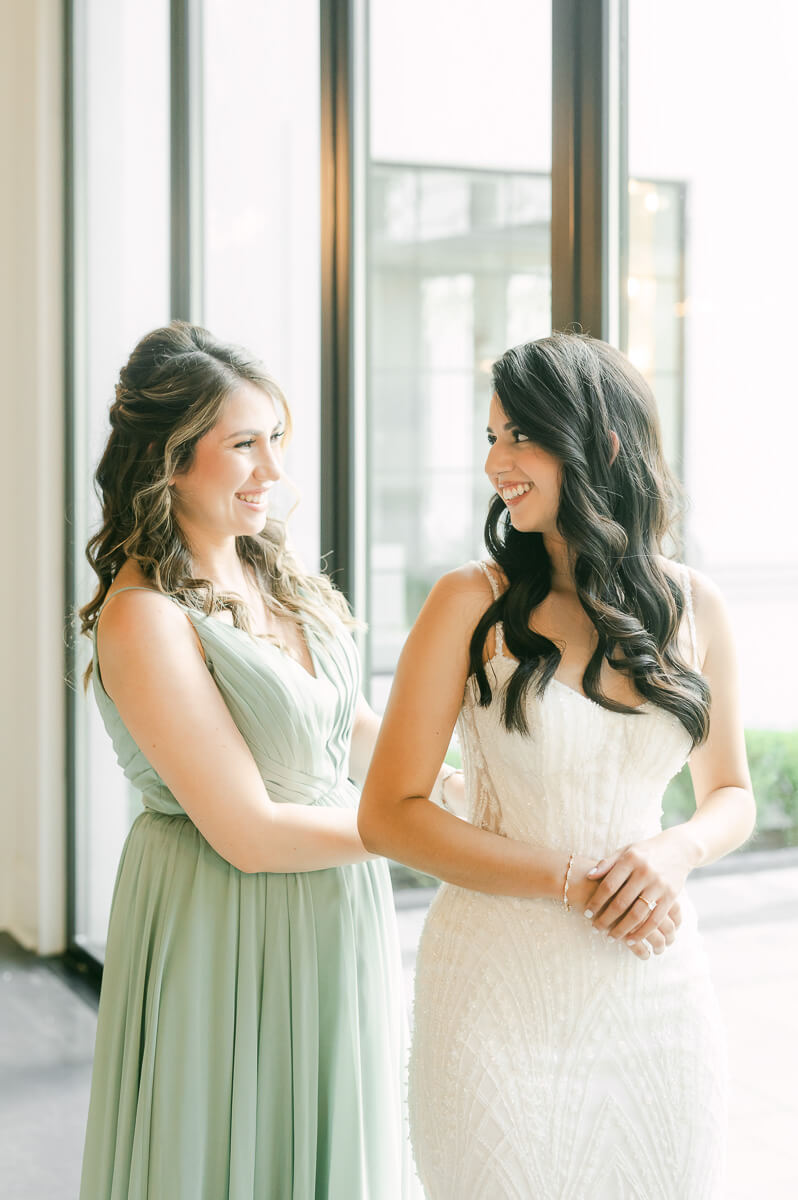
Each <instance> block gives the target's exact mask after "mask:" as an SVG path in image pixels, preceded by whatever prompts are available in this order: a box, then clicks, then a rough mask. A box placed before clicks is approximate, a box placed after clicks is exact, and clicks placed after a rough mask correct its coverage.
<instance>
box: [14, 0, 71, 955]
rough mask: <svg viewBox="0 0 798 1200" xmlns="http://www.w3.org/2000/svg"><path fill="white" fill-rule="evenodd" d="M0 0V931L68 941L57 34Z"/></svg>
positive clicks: (43, 944)
mask: <svg viewBox="0 0 798 1200" xmlns="http://www.w3.org/2000/svg"><path fill="white" fill-rule="evenodd" d="M61 10H62V5H61V2H60V0H0V28H2V30H3V36H2V38H0V162H2V163H3V164H4V169H3V184H2V191H0V362H2V365H3V371H2V392H1V394H2V425H1V426H0V428H1V429H2V436H1V437H0V489H2V490H0V530H1V531H2V561H3V567H4V570H3V586H2V588H0V645H1V646H2V667H1V668H0V669H1V671H2V674H1V675H0V688H1V693H2V715H1V717H0V772H1V774H0V778H1V779H2V791H1V792H0V928H2V929H8V930H9V931H10V932H11V933H12V934H13V935H14V936H15V937H16V938H17V939H18V940H19V941H20V942H22V943H23V944H24V945H25V946H28V947H30V948H32V949H36V950H38V951H39V952H41V953H44V954H48V953H54V952H57V951H59V950H61V949H63V946H64V936H65V902H64V889H65V883H64V863H65V852H64V848H65V807H66V806H65V765H64V736H63V731H64V711H63V710H64V686H63V676H64V650H63V608H64V596H63V575H64V569H63V549H62V543H63V492H64V487H63V452H62V447H63V407H64V405H63V365H62V364H63V351H62V345H63V342H62V323H63V322H62V317H63V314H62V292H63V282H62V279H63V266H62V244H63V237H62V224H63V220H62V194H63V182H62V178H63V172H62V168H63V154H62V129H63V111H62V57H63V56H62V29H61Z"/></svg>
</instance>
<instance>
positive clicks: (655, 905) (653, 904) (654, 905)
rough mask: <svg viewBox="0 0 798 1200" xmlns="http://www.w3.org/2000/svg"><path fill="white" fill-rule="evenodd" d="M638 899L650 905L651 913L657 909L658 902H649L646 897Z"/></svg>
mask: <svg viewBox="0 0 798 1200" xmlns="http://www.w3.org/2000/svg"><path fill="white" fill-rule="evenodd" d="M637 898H638V900H642V901H643V903H644V904H646V905H648V911H649V912H653V911H654V909H655V908H656V907H657V902H656V900H647V899H646V897H645V896H638V897H637Z"/></svg>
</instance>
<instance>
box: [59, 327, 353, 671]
mask: <svg viewBox="0 0 798 1200" xmlns="http://www.w3.org/2000/svg"><path fill="white" fill-rule="evenodd" d="M243 383H251V384H254V385H255V386H256V387H258V388H261V389H262V390H263V391H264V392H265V393H266V394H267V395H269V396H270V397H271V399H272V400H273V401H274V403H275V404H276V405H277V407H278V409H281V410H282V413H283V416H284V420H285V427H286V433H287V434H288V433H290V429H291V415H290V412H289V409H288V405H287V403H286V400H285V397H284V396H283V394H282V392H281V391H280V389H279V387H278V386H277V384H276V383H275V382H274V380H273V379H271V378H270V377H269V375H268V374H267V373H266V371H265V370H264V368H263V366H262V365H261V364H260V362H258V360H257V359H255V358H254V357H253V356H252V355H250V354H249V353H248V352H247V351H246V350H244V349H242V348H241V347H240V346H234V345H229V344H226V343H224V342H220V341H217V340H216V339H215V338H214V337H213V336H212V335H211V334H210V333H208V331H207V330H205V329H202V328H200V327H199V326H197V325H190V324H188V323H187V322H185V321H173V322H172V323H171V324H170V325H166V326H164V327H163V328H161V329H155V330H153V331H152V332H151V333H148V334H147V335H146V336H145V337H143V338H142V339H141V341H140V342H139V343H138V345H137V346H136V347H135V349H134V350H133V353H132V354H131V356H130V358H129V360H128V362H127V363H126V364H125V366H124V367H123V368H122V370H121V371H120V373H119V382H118V383H117V385H116V399H115V400H114V403H113V404H112V405H111V410H110V422H111V433H110V436H109V438H108V441H107V443H106V446H105V449H104V451H103V454H102V457H101V459H100V462H99V465H98V467H97V471H96V474H95V483H96V487H97V491H98V494H99V498H100V501H101V504H102V519H101V524H100V528H99V530H98V531H97V533H95V534H94V536H93V537H92V538H91V539H90V541H89V543H88V545H87V547H86V557H87V558H88V560H89V562H90V563H91V566H92V568H93V569H94V571H95V573H96V575H97V577H98V580H99V584H98V587H97V591H96V592H95V594H94V596H93V597H92V599H91V601H90V602H89V603H88V604H86V605H84V607H83V608H81V609H80V611H79V616H80V621H81V632H82V633H85V634H90V633H91V631H92V630H93V629H94V626H95V624H96V622H97V619H98V616H99V613H100V609H101V608H102V605H103V601H104V600H105V597H106V595H107V594H108V590H109V588H110V586H111V584H112V582H113V580H114V578H115V577H116V575H117V572H118V571H119V570H120V568H121V567H122V566H123V565H124V563H125V562H126V561H128V560H129V559H130V560H132V561H133V562H135V563H137V564H138V566H139V567H140V568H141V570H142V571H143V573H144V574H145V576H146V577H147V579H148V580H150V581H151V582H152V585H153V587H154V588H156V589H157V590H158V591H160V592H163V593H164V594H165V595H168V596H174V597H175V598H177V599H178V600H180V601H181V602H182V603H183V604H186V605H188V606H190V607H192V608H196V609H198V610H199V611H201V612H203V613H205V614H206V615H210V614H211V613H213V612H218V611H221V610H223V609H228V610H229V611H230V612H231V613H232V617H233V622H234V624H235V625H236V626H237V627H239V628H242V629H247V628H248V623H247V616H246V608H245V607H244V605H243V603H242V601H241V600H240V598H239V597H237V596H233V595H226V594H220V593H218V592H217V591H216V590H215V589H214V586H213V584H212V583H211V582H210V580H207V579H197V578H194V575H193V572H192V561H191V554H190V551H189V547H188V545H187V543H186V540H185V538H184V536H183V533H182V530H181V528H180V525H179V523H178V521H177V519H176V517H175V513H174V511H173V506H172V492H171V489H170V486H169V481H170V480H171V479H172V477H173V475H174V474H175V472H177V471H181V470H185V469H186V468H188V467H190V465H191V462H192V458H193V455H194V449H195V446H196V444H197V442H198V441H199V439H200V438H201V437H202V436H203V435H204V434H206V433H208V431H209V430H210V429H212V428H213V426H214V425H215V424H216V422H217V421H218V419H219V417H220V414H221V412H222V409H223V407H224V404H225V401H226V400H227V397H228V396H229V395H230V394H231V393H232V392H233V391H234V390H235V389H236V388H237V387H240V386H241V384H243ZM236 548H237V551H238V555H239V558H240V559H241V561H242V562H243V563H245V564H246V565H247V566H248V567H249V569H250V570H251V572H252V573H253V575H254V576H255V579H256V580H257V583H258V585H259V587H260V590H261V592H262V594H263V596H264V599H265V600H266V602H267V603H268V604H269V606H270V607H271V608H272V609H273V610H274V611H275V612H279V613H282V614H284V615H287V616H290V617H291V618H292V619H294V620H300V619H302V618H310V619H311V620H312V621H314V622H315V623H316V624H317V625H320V626H321V627H322V628H324V629H327V630H328V631H331V630H332V628H333V625H334V621H335V618H336V617H337V618H338V619H340V620H343V621H344V622H345V623H347V624H353V622H352V618H351V615H350V612H349V608H348V605H347V603H346V600H345V599H344V597H343V596H342V595H341V593H340V592H338V591H336V589H335V588H334V587H333V586H332V584H331V583H330V581H329V580H328V579H326V578H325V577H324V576H322V575H309V574H306V573H305V572H304V571H302V569H301V568H300V566H299V564H298V563H297V562H296V560H295V558H294V557H293V555H292V554H291V552H290V550H289V549H288V548H287V546H286V541H285V528H284V526H283V524H282V523H281V522H279V521H275V520H267V521H266V524H265V527H264V529H263V531H262V532H261V533H260V534H259V535H258V536H257V537H248V536H245V537H238V538H236ZM90 674H91V666H89V669H88V671H87V672H86V680H88V678H89V676H90Z"/></svg>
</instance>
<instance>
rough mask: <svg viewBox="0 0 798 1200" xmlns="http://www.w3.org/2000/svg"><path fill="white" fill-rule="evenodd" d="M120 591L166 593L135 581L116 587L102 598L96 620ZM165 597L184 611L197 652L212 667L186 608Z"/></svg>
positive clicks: (95, 639) (158, 594)
mask: <svg viewBox="0 0 798 1200" xmlns="http://www.w3.org/2000/svg"><path fill="white" fill-rule="evenodd" d="M122 592H155V594H156V596H164V595H166V593H165V592H159V591H158V589H157V588H151V587H142V585H141V584H137V583H132V584H129V585H128V586H127V587H121V588H117V589H116V591H115V592H111V594H110V596H106V597H105V599H104V600H103V602H102V604H101V605H100V611H99V612H98V613H97V621H99V619H100V616H101V615H102V613H103V612H104V611H105V606H106V604H108V602H109V601H110V600H113V599H114V597H115V596H121V595H122ZM166 599H167V600H171V601H172V603H173V604H176V605H177V607H178V608H182V609H183V612H184V613H185V615H186V620H187V621H188V623H189V625H190V626H191V630H192V633H193V634H194V637H195V638H196V641H197V646H198V647H199V652H200V654H201V655H202V657H203V660H204V661H205V665H206V666H207V667H208V668H209V669H212V668H211V663H210V662H209V660H208V655H207V654H206V652H205V647H204V646H203V644H202V638H201V637H200V635H199V634H198V633H197V630H196V628H195V626H194V623H193V621H192V620H191V617H190V616H189V612H188V609H186V608H184V607H183V605H182V604H181V603H180V601H179V600H175V598H174V596H168V595H166ZM97 621H95V623H94V641H95V647H96V643H97ZM98 665H99V655H98Z"/></svg>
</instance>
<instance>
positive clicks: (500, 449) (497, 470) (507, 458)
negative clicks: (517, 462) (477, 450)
mask: <svg viewBox="0 0 798 1200" xmlns="http://www.w3.org/2000/svg"><path fill="white" fill-rule="evenodd" d="M512 467H513V454H512V447H511V446H509V445H508V444H507V443H506V442H505V443H504V444H502V442H501V441H496V442H494V443H493V445H492V446H491V447H490V449H489V450H488V453H487V457H486V458H485V474H486V475H487V476H488V478H489V479H490V480H491V481H492V482H495V481H496V478H497V477H498V476H499V475H504V474H505V472H507V471H510V470H512Z"/></svg>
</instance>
